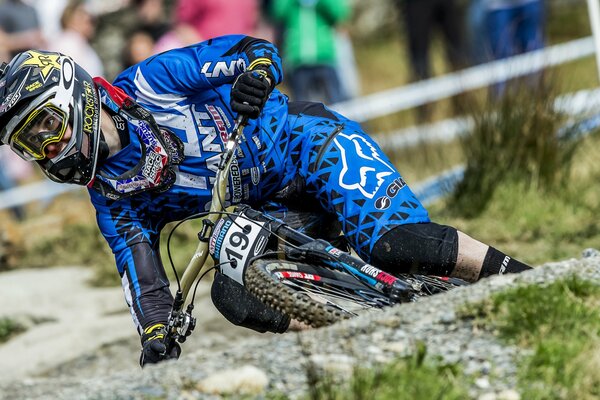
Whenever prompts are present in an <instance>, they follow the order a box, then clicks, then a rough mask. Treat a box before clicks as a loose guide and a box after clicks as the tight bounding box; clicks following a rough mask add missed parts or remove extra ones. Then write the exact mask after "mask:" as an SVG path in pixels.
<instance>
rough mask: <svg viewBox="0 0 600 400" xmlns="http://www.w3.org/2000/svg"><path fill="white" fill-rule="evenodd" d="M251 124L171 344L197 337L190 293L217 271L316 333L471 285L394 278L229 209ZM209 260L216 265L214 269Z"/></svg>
mask: <svg viewBox="0 0 600 400" xmlns="http://www.w3.org/2000/svg"><path fill="white" fill-rule="evenodd" d="M244 126H245V121H244V119H243V118H238V119H237V120H236V122H235V125H234V128H233V130H232V133H231V135H230V136H229V138H228V140H227V142H226V144H225V150H224V152H223V153H222V156H221V160H220V163H219V166H218V172H217V177H216V181H215V186H214V188H213V196H212V200H211V203H210V209H209V211H208V212H206V213H202V215H200V216H201V217H202V219H201V223H202V226H201V229H200V232H199V233H198V239H199V244H198V247H197V248H196V251H195V253H194V255H193V257H192V258H191V260H190V262H189V264H188V266H187V267H186V269H185V271H184V274H183V277H182V279H181V281H180V280H179V278H178V277H177V284H178V290H177V292H176V295H175V299H174V303H173V309H172V311H171V315H170V318H169V323H168V335H169V340H177V341H179V342H184V341H185V339H186V338H187V336H189V335H190V334H191V333H192V331H193V329H194V327H195V318H194V317H193V316H192V311H193V307H194V296H195V291H196V290H195V289H194V291H193V294H192V297H191V300H190V299H188V297H189V293H190V290H191V288H192V285H193V283H194V282H195V281H196V287H197V285H198V283H199V282H200V280H201V279H202V278H203V277H204V276H205V275H206V274H207V273H208V272H209V271H211V270H212V269H217V270H218V271H219V272H221V273H223V274H224V275H227V276H228V277H230V278H231V279H233V280H235V281H237V282H239V283H240V284H242V285H244V286H245V287H246V288H247V289H248V290H249V291H250V292H251V293H253V294H254V295H255V296H256V297H258V298H259V299H260V300H261V301H262V302H263V303H264V304H266V305H268V306H270V307H272V308H275V309H277V310H280V311H281V312H283V313H285V314H287V315H289V316H290V317H291V318H293V319H295V320H297V321H300V322H303V323H305V324H308V325H310V326H312V327H322V326H326V325H330V324H333V323H335V322H337V321H340V320H343V319H347V318H351V317H354V316H356V315H359V314H361V313H364V312H376V311H378V310H381V309H383V308H385V307H388V306H391V305H394V304H396V303H402V302H411V301H415V300H417V299H418V298H420V297H423V296H429V295H432V294H436V293H439V292H444V291H447V290H450V289H453V288H455V287H457V286H461V285H464V284H466V282H464V281H462V280H460V279H456V278H447V277H446V278H443V277H436V276H425V275H414V274H399V275H391V274H389V273H387V272H385V271H382V270H380V269H379V268H377V267H375V266H373V265H370V264H368V263H366V262H364V261H362V260H361V259H360V258H358V257H356V256H354V255H352V254H351V253H350V252H348V251H346V250H343V249H340V248H338V247H336V246H334V245H333V244H332V243H330V242H328V241H325V240H323V239H314V238H312V237H310V236H308V235H306V234H304V233H302V232H299V231H298V230H296V229H293V228H291V227H290V226H288V225H287V224H286V223H284V222H283V221H281V220H279V219H277V218H275V217H273V216H271V215H269V214H267V213H264V212H261V211H257V210H254V209H252V208H251V207H249V206H247V205H237V206H233V207H225V194H226V191H227V184H228V179H229V170H230V168H231V165H232V160H233V158H234V157H235V152H236V148H237V146H238V144H239V143H240V141H241V140H242V138H243V128H244ZM192 217H197V216H192ZM192 217H190V218H192ZM182 222H184V221H181V222H180V223H182ZM175 228H176V227H175ZM169 239H170V238H169ZM168 249H169V258H170V259H171V254H170V247H168ZM209 255H210V256H212V259H213V260H214V264H215V265H214V267H212V268H211V267H209V264H210V263H209V262H208V260H209ZM201 272H202V273H201ZM176 276H177V274H176ZM186 303H188V305H187V308H185V310H184V304H186Z"/></svg>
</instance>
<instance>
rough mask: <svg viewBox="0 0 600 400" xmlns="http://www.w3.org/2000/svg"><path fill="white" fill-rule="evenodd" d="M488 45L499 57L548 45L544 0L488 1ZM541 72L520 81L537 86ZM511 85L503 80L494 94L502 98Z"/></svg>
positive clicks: (491, 52)
mask: <svg viewBox="0 0 600 400" xmlns="http://www.w3.org/2000/svg"><path fill="white" fill-rule="evenodd" d="M485 23H486V25H487V26H486V29H487V45H488V47H489V49H490V57H491V58H492V59H494V60H499V59H503V58H507V57H511V56H514V55H517V54H521V53H525V52H528V51H532V50H537V49H541V48H542V47H543V46H544V6H543V3H542V0H486V18H485ZM542 76H543V75H542V74H541V73H533V74H530V75H527V76H526V77H524V78H522V79H519V80H516V81H515V82H516V83H517V84H520V83H521V82H523V80H525V81H526V82H527V83H528V84H531V85H536V84H537V83H539V81H540V79H541V78H542ZM506 87H507V83H506V82H500V83H498V84H496V85H494V86H493V87H492V95H493V96H494V97H499V96H500V95H502V94H503V93H504V92H505V90H506Z"/></svg>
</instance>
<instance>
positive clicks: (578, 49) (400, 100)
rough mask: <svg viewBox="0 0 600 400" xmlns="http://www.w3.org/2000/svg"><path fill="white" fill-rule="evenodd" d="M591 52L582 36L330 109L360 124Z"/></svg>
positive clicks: (591, 46)
mask: <svg viewBox="0 0 600 400" xmlns="http://www.w3.org/2000/svg"><path fill="white" fill-rule="evenodd" d="M594 53H595V49H594V42H593V38H592V37H586V38H583V39H577V40H573V41H570V42H567V43H564V44H557V45H554V46H551V47H546V48H544V49H540V50H536V51H532V52H529V53H525V54H521V55H518V56H514V57H510V58H507V59H503V60H498V61H493V62H490V63H487V64H483V65H478V66H475V67H471V68H467V69H464V70H461V71H458V72H454V73H451V74H447V75H444V76H440V77H436V78H432V79H428V80H426V81H420V82H416V83H413V84H411V85H407V86H401V87H398V88H394V89H390V90H384V91H382V92H378V93H374V94H371V95H367V96H363V97H361V98H358V99H353V100H349V101H346V102H342V103H337V104H333V105H332V106H331V108H332V109H334V110H336V111H338V112H340V113H341V114H343V115H345V116H347V117H349V118H351V119H354V120H356V121H358V122H364V121H367V120H370V119H373V118H378V117H383V116H385V115H389V114H392V113H395V112H398V111H402V110H406V109H410V108H414V107H417V106H420V105H423V104H427V103H431V102H433V101H437V100H441V99H445V98H447V97H450V96H454V95H457V94H460V93H463V92H466V91H469V90H473V89H479V88H482V87H486V86H489V85H492V84H494V83H497V82H502V81H505V80H507V79H511V78H516V77H519V76H523V75H527V74H531V73H533V72H536V71H539V70H541V69H543V68H545V67H550V66H554V65H558V64H562V63H565V62H569V61H573V60H577V59H580V58H583V57H587V56H590V55H593V54H594Z"/></svg>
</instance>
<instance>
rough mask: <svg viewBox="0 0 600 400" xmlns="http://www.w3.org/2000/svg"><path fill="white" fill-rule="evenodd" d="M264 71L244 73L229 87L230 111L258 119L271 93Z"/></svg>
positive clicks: (271, 86)
mask: <svg viewBox="0 0 600 400" xmlns="http://www.w3.org/2000/svg"><path fill="white" fill-rule="evenodd" d="M267 77H268V72H267V71H266V70H264V69H255V70H252V71H246V72H244V73H243V74H241V75H239V76H238V77H237V79H236V80H235V82H234V83H233V86H232V87H231V109H232V110H233V111H235V112H236V113H238V114H241V115H245V116H247V117H248V118H258V116H259V115H260V113H261V111H262V109H263V107H264V106H265V103H266V102H267V99H268V98H269V95H270V94H271V91H273V85H272V79H271V83H270V82H269V80H268V79H267Z"/></svg>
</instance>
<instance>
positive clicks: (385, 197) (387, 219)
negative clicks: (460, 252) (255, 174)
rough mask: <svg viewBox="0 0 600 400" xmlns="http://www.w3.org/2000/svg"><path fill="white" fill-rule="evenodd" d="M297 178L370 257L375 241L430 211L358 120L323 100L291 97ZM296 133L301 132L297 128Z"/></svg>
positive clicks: (305, 195)
mask: <svg viewBox="0 0 600 400" xmlns="http://www.w3.org/2000/svg"><path fill="white" fill-rule="evenodd" d="M289 114H290V115H289V116H288V123H289V125H290V131H291V132H293V135H292V138H291V143H292V148H293V150H292V154H291V158H292V159H291V162H290V163H289V164H291V165H292V167H291V169H290V170H289V172H290V175H292V176H294V178H293V179H297V178H300V179H301V180H302V181H303V182H304V183H305V187H304V192H303V193H302V194H300V196H302V197H301V198H302V199H303V201H304V202H308V200H310V199H315V200H317V201H318V202H319V204H320V206H321V208H322V209H323V210H324V211H326V212H328V213H330V214H332V215H335V216H336V217H337V220H338V221H339V222H340V223H341V227H342V230H343V232H344V234H345V236H346V238H347V239H348V241H349V243H350V245H351V246H352V248H353V249H354V250H355V251H356V252H357V253H358V254H359V255H360V257H362V258H363V259H364V260H366V261H369V260H370V257H371V251H372V249H373V246H374V245H375V243H376V242H377V241H378V240H379V239H380V238H381V237H382V236H383V235H384V234H385V233H387V232H388V231H390V230H391V229H393V228H394V227H396V226H399V225H404V224H415V223H423V222H429V221H430V220H429V215H428V213H427V210H426V209H425V208H424V207H423V205H422V204H421V202H420V201H419V200H418V199H417V198H416V197H415V195H414V194H413V192H412V191H411V190H410V188H409V187H408V185H407V184H406V183H405V182H404V179H403V178H402V176H401V175H400V173H399V172H398V171H397V170H396V168H395V167H394V165H393V164H392V163H391V162H390V160H389V159H388V158H387V157H386V155H385V154H383V152H382V151H381V149H380V148H379V146H378V145H377V144H376V143H375V142H374V141H373V140H372V139H371V138H370V137H369V136H368V135H367V134H366V133H365V132H364V131H363V130H362V128H361V127H360V125H359V124H358V123H356V122H354V121H351V120H349V119H347V118H345V117H343V116H341V115H340V114H337V113H334V112H333V111H331V110H329V109H327V108H325V107H323V105H322V104H319V103H308V102H290V103H289ZM296 132H297V133H296Z"/></svg>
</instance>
